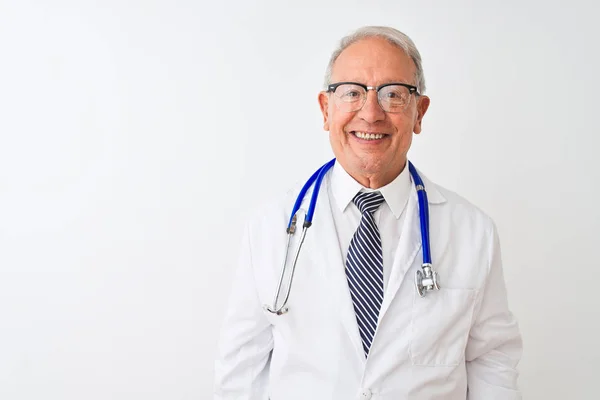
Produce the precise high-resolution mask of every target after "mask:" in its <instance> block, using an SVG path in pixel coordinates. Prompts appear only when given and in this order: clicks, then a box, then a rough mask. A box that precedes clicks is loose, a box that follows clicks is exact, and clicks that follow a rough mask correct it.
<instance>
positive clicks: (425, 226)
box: [263, 158, 440, 315]
mask: <svg viewBox="0 0 600 400" xmlns="http://www.w3.org/2000/svg"><path fill="white" fill-rule="evenodd" d="M333 164H335V158H334V159H333V160H331V161H329V162H328V163H326V164H325V165H323V166H322V167H321V168H319V169H318V170H316V171H315V173H314V174H312V176H311V177H310V178H309V179H308V181H306V183H305V184H304V186H303V187H302V190H300V193H299V194H298V198H297V199H296V202H295V203H294V208H293V209H292V214H291V216H290V220H289V222H288V226H287V229H286V233H287V244H286V251H285V257H284V259H283V266H282V268H281V276H280V278H279V284H278V285H277V291H276V292H275V299H274V300H273V307H270V306H268V305H264V306H263V308H264V309H265V310H267V311H269V312H271V313H273V314H276V315H282V314H285V313H287V312H288V310H289V309H288V307H287V302H288V299H289V297H290V291H291V288H292V280H293V279H294V271H295V269H296V262H297V261H298V256H299V255H300V249H302V243H304V238H305V237H306V231H307V230H308V228H310V226H311V225H312V219H313V215H314V213H315V206H316V204H317V197H319V190H320V189H321V182H322V181H323V178H324V177H325V174H326V173H327V171H329V169H331V167H333ZM408 169H409V171H410V174H411V176H412V178H413V181H414V183H415V188H416V190H417V195H418V198H419V221H420V224H421V242H422V247H423V264H422V266H421V269H420V270H417V272H416V274H415V286H416V288H417V293H419V296H420V297H423V296H425V295H426V294H427V292H429V291H433V290H439V289H440V287H439V285H438V274H437V272H435V271H434V270H433V267H432V265H431V249H430V247H429V204H428V202H427V192H426V191H425V185H424V184H423V180H422V179H421V177H420V176H419V174H418V173H417V170H416V168H415V167H414V166H413V165H412V163H411V162H410V161H409V162H408ZM313 183H314V185H315V188H314V190H313V192H312V196H311V198H310V204H309V206H308V211H307V212H306V214H305V216H304V223H303V224H302V234H301V236H300V242H299V243H298V246H297V247H296V251H295V252H294V261H293V262H292V270H291V273H290V274H289V279H288V284H287V292H286V294H285V298H284V300H283V304H282V305H281V307H279V308H277V299H279V294H280V292H281V285H282V283H283V278H284V277H285V272H286V268H285V267H286V265H287V259H288V254H289V250H290V243H291V240H292V236H294V234H295V233H296V224H297V220H298V218H297V213H298V210H299V209H300V206H301V205H302V202H303V201H304V197H305V195H306V192H308V190H309V189H310V187H311V186H312V185H313Z"/></svg>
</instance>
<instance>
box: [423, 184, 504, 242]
mask: <svg viewBox="0 0 600 400" xmlns="http://www.w3.org/2000/svg"><path fill="white" fill-rule="evenodd" d="M424 181H425V182H426V183H425V187H426V190H427V193H428V195H429V194H430V193H431V194H432V196H431V197H433V199H434V200H437V201H433V203H434V204H433V205H432V208H434V209H435V208H439V210H440V212H441V213H442V214H444V215H446V216H447V217H449V218H451V220H452V222H453V223H454V224H460V225H461V226H463V227H465V226H466V227H468V226H471V227H472V228H474V229H477V230H478V231H482V230H483V231H485V232H487V233H492V231H494V230H495V229H496V227H495V222H494V220H493V219H492V217H491V216H490V215H489V214H488V213H486V212H485V211H484V210H483V209H482V208H480V207H479V206H478V205H476V204H474V203H473V202H471V201H470V200H469V199H467V198H465V197H464V196H462V195H460V194H458V193H457V192H455V191H454V190H451V189H448V188H446V187H444V186H442V185H439V184H437V183H435V182H433V181H432V180H430V179H429V178H427V177H424ZM430 202H432V200H431V199H430ZM436 203H437V205H436ZM438 205H439V207H438Z"/></svg>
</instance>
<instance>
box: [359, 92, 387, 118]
mask: <svg viewBox="0 0 600 400" xmlns="http://www.w3.org/2000/svg"><path fill="white" fill-rule="evenodd" d="M358 117H359V118H361V119H363V120H364V121H366V122H368V123H374V122H377V121H381V120H384V119H385V111H383V110H382V109H381V106H380V105H379V101H378V100H377V91H375V90H374V89H369V90H367V98H366V100H365V104H363V106H362V108H361V109H360V110H359V111H358Z"/></svg>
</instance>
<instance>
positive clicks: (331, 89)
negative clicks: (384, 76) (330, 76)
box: [327, 82, 421, 113]
mask: <svg viewBox="0 0 600 400" xmlns="http://www.w3.org/2000/svg"><path fill="white" fill-rule="evenodd" d="M341 85H356V86H359V87H362V88H363V89H365V93H368V92H369V90H375V93H377V103H379V107H381V109H382V110H384V111H385V112H389V113H398V112H402V111H386V110H385V108H384V107H383V105H382V104H381V98H380V97H379V91H380V90H381V89H382V88H384V87H387V86H392V85H395V86H403V87H405V88H407V89H408V95H409V96H411V95H412V94H416V96H420V95H421V94H420V93H419V92H418V90H417V87H416V86H413V85H409V84H407V83H403V82H390V83H384V84H383V85H380V86H367V85H365V84H363V83H358V82H337V83H332V84H330V85H328V86H327V93H333V95H335V91H336V89H337V88H338V87H339V86H341ZM366 100H367V99H366V97H365V99H364V100H363V103H362V105H361V106H360V108H358V109H356V110H354V111H358V110H360V109H361V108H362V107H363V106H364V105H365V102H366ZM407 105H408V103H407V104H406V105H405V106H404V107H403V109H405V108H406V106H407Z"/></svg>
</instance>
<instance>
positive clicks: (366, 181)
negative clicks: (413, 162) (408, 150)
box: [348, 162, 406, 189]
mask: <svg viewBox="0 0 600 400" xmlns="http://www.w3.org/2000/svg"><path fill="white" fill-rule="evenodd" d="M405 167H406V162H404V163H402V164H401V166H400V168H394V169H390V170H387V171H381V172H378V173H365V171H352V172H348V173H349V174H350V176H351V177H352V178H354V180H355V181H357V182H358V183H360V184H361V185H362V186H364V187H366V188H370V189H379V188H381V187H383V186H385V185H387V184H389V183H390V182H392V181H393V180H394V179H396V177H397V176H398V175H400V174H401V173H402V171H404V168H405Z"/></svg>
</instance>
